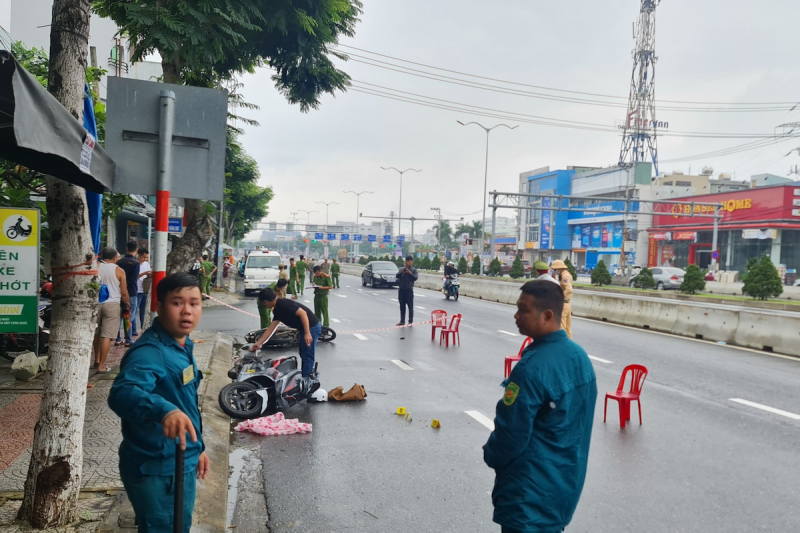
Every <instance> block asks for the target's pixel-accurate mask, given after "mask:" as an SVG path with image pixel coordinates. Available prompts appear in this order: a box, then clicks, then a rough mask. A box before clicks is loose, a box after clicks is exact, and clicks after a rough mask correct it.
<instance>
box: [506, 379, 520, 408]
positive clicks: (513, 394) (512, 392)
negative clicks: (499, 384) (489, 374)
mask: <svg viewBox="0 0 800 533" xmlns="http://www.w3.org/2000/svg"><path fill="white" fill-rule="evenodd" d="M518 394H519V385H517V384H516V383H514V382H513V381H512V382H511V383H509V384H508V386H507V387H506V392H505V394H503V403H504V404H506V405H511V404H512V403H514V401H515V400H516V399H517V395H518Z"/></svg>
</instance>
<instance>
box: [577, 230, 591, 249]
mask: <svg viewBox="0 0 800 533" xmlns="http://www.w3.org/2000/svg"><path fill="white" fill-rule="evenodd" d="M591 245H592V227H591V226H590V225H589V224H584V225H582V226H581V246H580V247H581V248H588V247H590V246H591Z"/></svg>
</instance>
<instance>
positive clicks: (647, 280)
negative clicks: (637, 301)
mask: <svg viewBox="0 0 800 533" xmlns="http://www.w3.org/2000/svg"><path fill="white" fill-rule="evenodd" d="M631 281H632V282H633V286H634V287H636V288H637V289H652V288H653V287H655V286H656V280H655V278H653V271H652V270H650V269H649V268H643V269H642V270H641V271H640V272H639V273H638V274H637V275H636V276H634V278H633V279H632V280H631Z"/></svg>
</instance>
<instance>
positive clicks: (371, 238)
mask: <svg viewBox="0 0 800 533" xmlns="http://www.w3.org/2000/svg"><path fill="white" fill-rule="evenodd" d="M376 241H377V235H367V242H376Z"/></svg>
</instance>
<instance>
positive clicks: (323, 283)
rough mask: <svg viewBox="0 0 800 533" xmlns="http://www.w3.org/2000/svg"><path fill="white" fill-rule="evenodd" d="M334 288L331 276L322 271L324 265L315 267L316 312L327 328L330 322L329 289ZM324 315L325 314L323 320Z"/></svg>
mask: <svg viewBox="0 0 800 533" xmlns="http://www.w3.org/2000/svg"><path fill="white" fill-rule="evenodd" d="M332 288H333V283H331V277H330V276H329V275H327V274H326V273H325V272H323V271H322V267H321V266H319V265H317V266H315V267H314V314H315V315H316V316H317V318H319V319H320V320H322V325H323V326H325V327H326V328H327V327H328V325H329V323H330V317H329V316H328V291H329V290H331V289H332ZM322 315H325V319H324V320H323V318H322Z"/></svg>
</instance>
